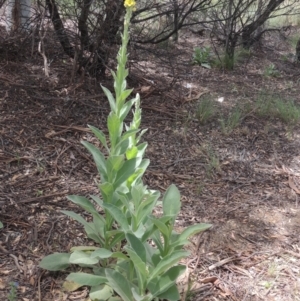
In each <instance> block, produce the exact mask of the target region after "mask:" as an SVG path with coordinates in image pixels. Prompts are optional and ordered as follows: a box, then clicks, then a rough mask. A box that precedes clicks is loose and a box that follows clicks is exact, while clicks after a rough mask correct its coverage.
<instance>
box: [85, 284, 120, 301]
mask: <svg viewBox="0 0 300 301" xmlns="http://www.w3.org/2000/svg"><path fill="white" fill-rule="evenodd" d="M113 292H114V291H113V289H112V288H111V287H110V286H109V285H106V284H101V285H97V286H93V287H92V288H91V290H90V293H89V296H90V298H91V299H92V300H104V301H105V300H107V299H109V298H110V297H111V296H112V295H113ZM119 301H120V300H119Z"/></svg>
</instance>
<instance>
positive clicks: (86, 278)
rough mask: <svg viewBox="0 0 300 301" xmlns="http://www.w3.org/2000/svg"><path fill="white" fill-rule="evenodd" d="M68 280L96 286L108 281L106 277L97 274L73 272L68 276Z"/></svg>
mask: <svg viewBox="0 0 300 301" xmlns="http://www.w3.org/2000/svg"><path fill="white" fill-rule="evenodd" d="M66 279H67V280H68V281H73V282H76V283H78V284H80V285H81V286H82V285H87V286H95V285H99V284H102V283H105V282H107V279H106V277H102V276H97V275H93V274H88V273H80V272H78V273H71V274H70V275H69V276H68V277H67V278H66Z"/></svg>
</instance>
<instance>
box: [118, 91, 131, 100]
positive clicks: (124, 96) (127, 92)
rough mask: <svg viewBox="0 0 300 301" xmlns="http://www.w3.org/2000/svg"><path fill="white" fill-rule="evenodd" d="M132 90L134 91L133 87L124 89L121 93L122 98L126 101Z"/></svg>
mask: <svg viewBox="0 0 300 301" xmlns="http://www.w3.org/2000/svg"><path fill="white" fill-rule="evenodd" d="M132 91H133V89H126V90H124V91H123V92H122V93H121V95H120V100H121V101H124V100H125V99H127V97H128V96H129V95H130V94H131V92H132Z"/></svg>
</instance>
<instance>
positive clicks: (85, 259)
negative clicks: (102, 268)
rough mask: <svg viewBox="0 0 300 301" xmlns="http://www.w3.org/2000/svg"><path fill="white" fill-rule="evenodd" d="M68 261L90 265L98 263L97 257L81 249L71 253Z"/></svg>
mask: <svg viewBox="0 0 300 301" xmlns="http://www.w3.org/2000/svg"><path fill="white" fill-rule="evenodd" d="M69 261H70V263H73V264H84V265H92V264H96V263H98V259H97V258H91V255H90V254H88V253H87V252H83V251H75V252H73V253H72V254H71V256H70V259H69Z"/></svg>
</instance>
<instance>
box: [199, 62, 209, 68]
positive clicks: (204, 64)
mask: <svg viewBox="0 0 300 301" xmlns="http://www.w3.org/2000/svg"><path fill="white" fill-rule="evenodd" d="M201 66H202V67H204V68H206V69H211V65H210V64H207V63H202V64H201Z"/></svg>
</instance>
